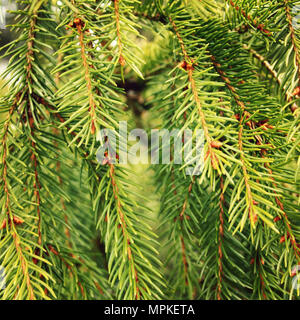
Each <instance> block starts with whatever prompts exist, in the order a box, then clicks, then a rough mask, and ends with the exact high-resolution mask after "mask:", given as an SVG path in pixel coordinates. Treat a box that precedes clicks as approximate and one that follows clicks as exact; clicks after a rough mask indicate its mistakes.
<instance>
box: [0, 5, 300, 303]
mask: <svg viewBox="0 0 300 320" xmlns="http://www.w3.org/2000/svg"><path fill="white" fill-rule="evenodd" d="M299 5H300V4H299V1H288V0H285V1H261V0H260V1H257V0H251V1H239V0H235V1H234V0H232V1H228V0H209V1H208V0H205V1H197V0H192V1H187V0H182V1H180V0H175V1H174V0H172V1H169V0H156V1H149V0H144V1H136V0H114V1H108V0H99V1H96V0H85V1H81V0H64V1H48V0H44V1H39V0H34V1H29V0H28V1H27V0H26V1H20V2H19V3H18V8H17V10H16V11H15V12H14V13H13V14H14V24H13V25H11V26H10V28H11V31H12V32H14V34H15V36H16V38H15V40H13V41H12V42H11V43H9V44H7V45H6V46H5V47H4V48H3V49H5V52H6V53H5V55H3V57H2V58H6V57H8V58H9V64H8V67H7V69H6V70H5V72H4V73H3V75H2V79H3V80H4V79H6V81H5V82H4V83H3V87H5V88H6V90H8V92H7V93H4V94H2V96H1V98H0V110H1V118H0V119H1V125H0V130H1V147H0V150H1V151H0V156H1V167H0V174H1V180H0V205H1V213H0V265H1V266H2V267H3V268H4V269H5V273H6V288H5V289H4V290H1V291H0V297H1V299H114V298H115V299H130V300H131V299H161V298H166V299H297V298H299V292H297V290H293V288H292V281H293V279H294V277H295V267H296V266H297V265H300V245H299V243H300V219H299V167H300V161H299V140H300V136H299V110H298V105H299V96H300V83H299V78H300V62H299V57H300V51H299V50H300V48H299V28H297V23H295V21H296V22H297V17H296V11H295V8H297V6H299ZM3 49H2V50H3ZM132 83H133V84H134V88H135V89H136V87H138V86H141V87H142V89H141V91H137V94H138V97H137V98H136V97H135V95H132V92H130V88H129V87H130V84H132ZM128 88H129V89H128ZM6 90H5V91H6ZM144 108H145V109H149V111H140V110H144ZM140 113H142V115H143V116H145V114H146V116H145V117H139V115H140ZM133 115H134V116H133ZM136 117H138V120H136ZM147 117H148V118H147ZM145 118H146V120H145ZM124 119H126V120H130V121H132V120H133V119H135V120H136V121H139V122H140V123H142V124H143V125H144V126H145V129H147V130H150V129H151V128H153V127H157V126H159V127H161V128H164V129H168V130H170V131H172V130H173V129H176V128H179V129H181V130H182V131H183V130H184V129H187V128H189V129H191V130H192V132H193V134H195V133H196V130H197V129H203V132H204V139H205V144H204V155H205V156H204V159H203V162H204V165H203V170H202V173H201V175H200V176H197V175H194V176H189V175H186V173H185V166H183V165H179V164H176V163H175V161H174V157H175V155H174V152H173V150H172V152H171V163H169V164H161V165H153V166H152V167H151V168H150V173H149V176H147V177H148V178H149V179H151V178H152V173H153V183H155V187H156V189H157V194H158V195H159V196H160V210H159V214H158V215H157V216H156V213H155V210H154V209H153V208H149V206H150V205H152V203H153V200H152V198H151V199H150V196H149V192H150V191H148V189H147V190H145V189H144V190H143V189H142V187H141V184H142V183H143V179H144V177H143V176H144V175H145V173H142V174H141V173H140V171H139V175H138V176H135V175H134V173H132V169H134V168H131V167H130V166H125V165H122V164H118V163H116V164H112V163H106V164H99V163H98V162H97V161H96V152H97V149H98V147H99V145H103V144H104V142H105V141H104V139H103V138H101V137H100V141H98V137H99V132H100V130H101V129H103V128H110V129H112V130H115V132H118V129H119V120H124ZM122 143H123V142H120V144H121V147H122ZM193 151H194V152H195V148H194V150H193ZM148 188H149V190H152V189H153V188H152V189H151V188H150V187H149V186H148Z"/></svg>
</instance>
